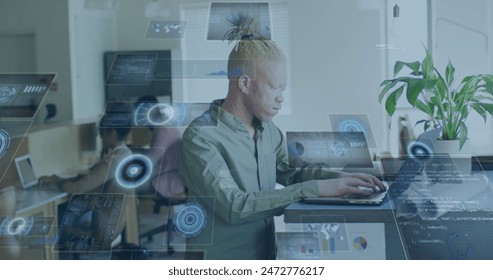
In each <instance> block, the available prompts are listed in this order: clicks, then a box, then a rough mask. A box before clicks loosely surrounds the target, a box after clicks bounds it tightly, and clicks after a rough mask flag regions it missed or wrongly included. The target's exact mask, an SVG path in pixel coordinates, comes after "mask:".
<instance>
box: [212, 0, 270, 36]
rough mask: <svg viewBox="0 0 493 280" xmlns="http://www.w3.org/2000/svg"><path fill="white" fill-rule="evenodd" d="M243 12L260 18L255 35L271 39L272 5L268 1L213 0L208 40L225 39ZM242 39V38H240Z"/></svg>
mask: <svg viewBox="0 0 493 280" xmlns="http://www.w3.org/2000/svg"><path fill="white" fill-rule="evenodd" d="M242 14H247V15H249V16H250V17H253V18H257V19H258V23H259V26H258V29H257V30H255V34H251V35H254V36H258V35H260V36H262V37H263V38H265V39H267V40H271V30H272V28H271V21H270V7H269V3H268V2H212V3H211V6H210V13H209V22H208V30H207V40H220V41H222V40H224V36H225V34H226V33H227V32H228V30H230V29H231V28H232V26H231V23H230V21H235V20H237V18H238V17H239V16H241V15H242ZM238 39H240V38H238Z"/></svg>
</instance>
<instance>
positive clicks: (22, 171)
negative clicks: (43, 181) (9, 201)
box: [15, 154, 58, 190]
mask: <svg viewBox="0 0 493 280" xmlns="http://www.w3.org/2000/svg"><path fill="white" fill-rule="evenodd" d="M15 166H16V169H17V174H19V180H20V182H21V185H22V188H23V189H25V190H26V189H30V188H32V187H36V189H38V190H39V189H43V190H58V188H57V187H55V186H43V187H39V186H38V177H37V176H36V173H35V172H34V167H33V164H32V161H31V155H29V154H27V155H24V156H20V157H17V158H16V159H15Z"/></svg>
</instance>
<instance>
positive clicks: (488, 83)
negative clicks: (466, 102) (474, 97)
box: [482, 75, 493, 94]
mask: <svg viewBox="0 0 493 280" xmlns="http://www.w3.org/2000/svg"><path fill="white" fill-rule="evenodd" d="M482 79H483V81H484V88H485V90H486V92H488V93H489V94H493V75H483V76H482Z"/></svg>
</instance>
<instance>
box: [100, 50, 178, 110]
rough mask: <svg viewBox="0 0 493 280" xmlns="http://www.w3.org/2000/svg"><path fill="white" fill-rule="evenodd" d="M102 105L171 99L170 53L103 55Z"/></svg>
mask: <svg viewBox="0 0 493 280" xmlns="http://www.w3.org/2000/svg"><path fill="white" fill-rule="evenodd" d="M104 70H105V71H104V73H105V94H106V101H135V100H137V99H138V98H139V97H141V96H144V95H153V96H171V77H172V76H171V51H169V50H162V51H122V52H117V51H112V52H106V53H105V54H104Z"/></svg>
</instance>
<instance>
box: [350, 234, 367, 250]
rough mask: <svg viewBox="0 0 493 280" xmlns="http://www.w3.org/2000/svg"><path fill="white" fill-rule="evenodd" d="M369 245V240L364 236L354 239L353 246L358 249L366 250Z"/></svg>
mask: <svg viewBox="0 0 493 280" xmlns="http://www.w3.org/2000/svg"><path fill="white" fill-rule="evenodd" d="M367 246H368V242H366V239H365V238H364V237H362V236H358V237H356V238H355V239H353V248H354V249H355V250H356V251H364V250H366V247H367Z"/></svg>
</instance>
